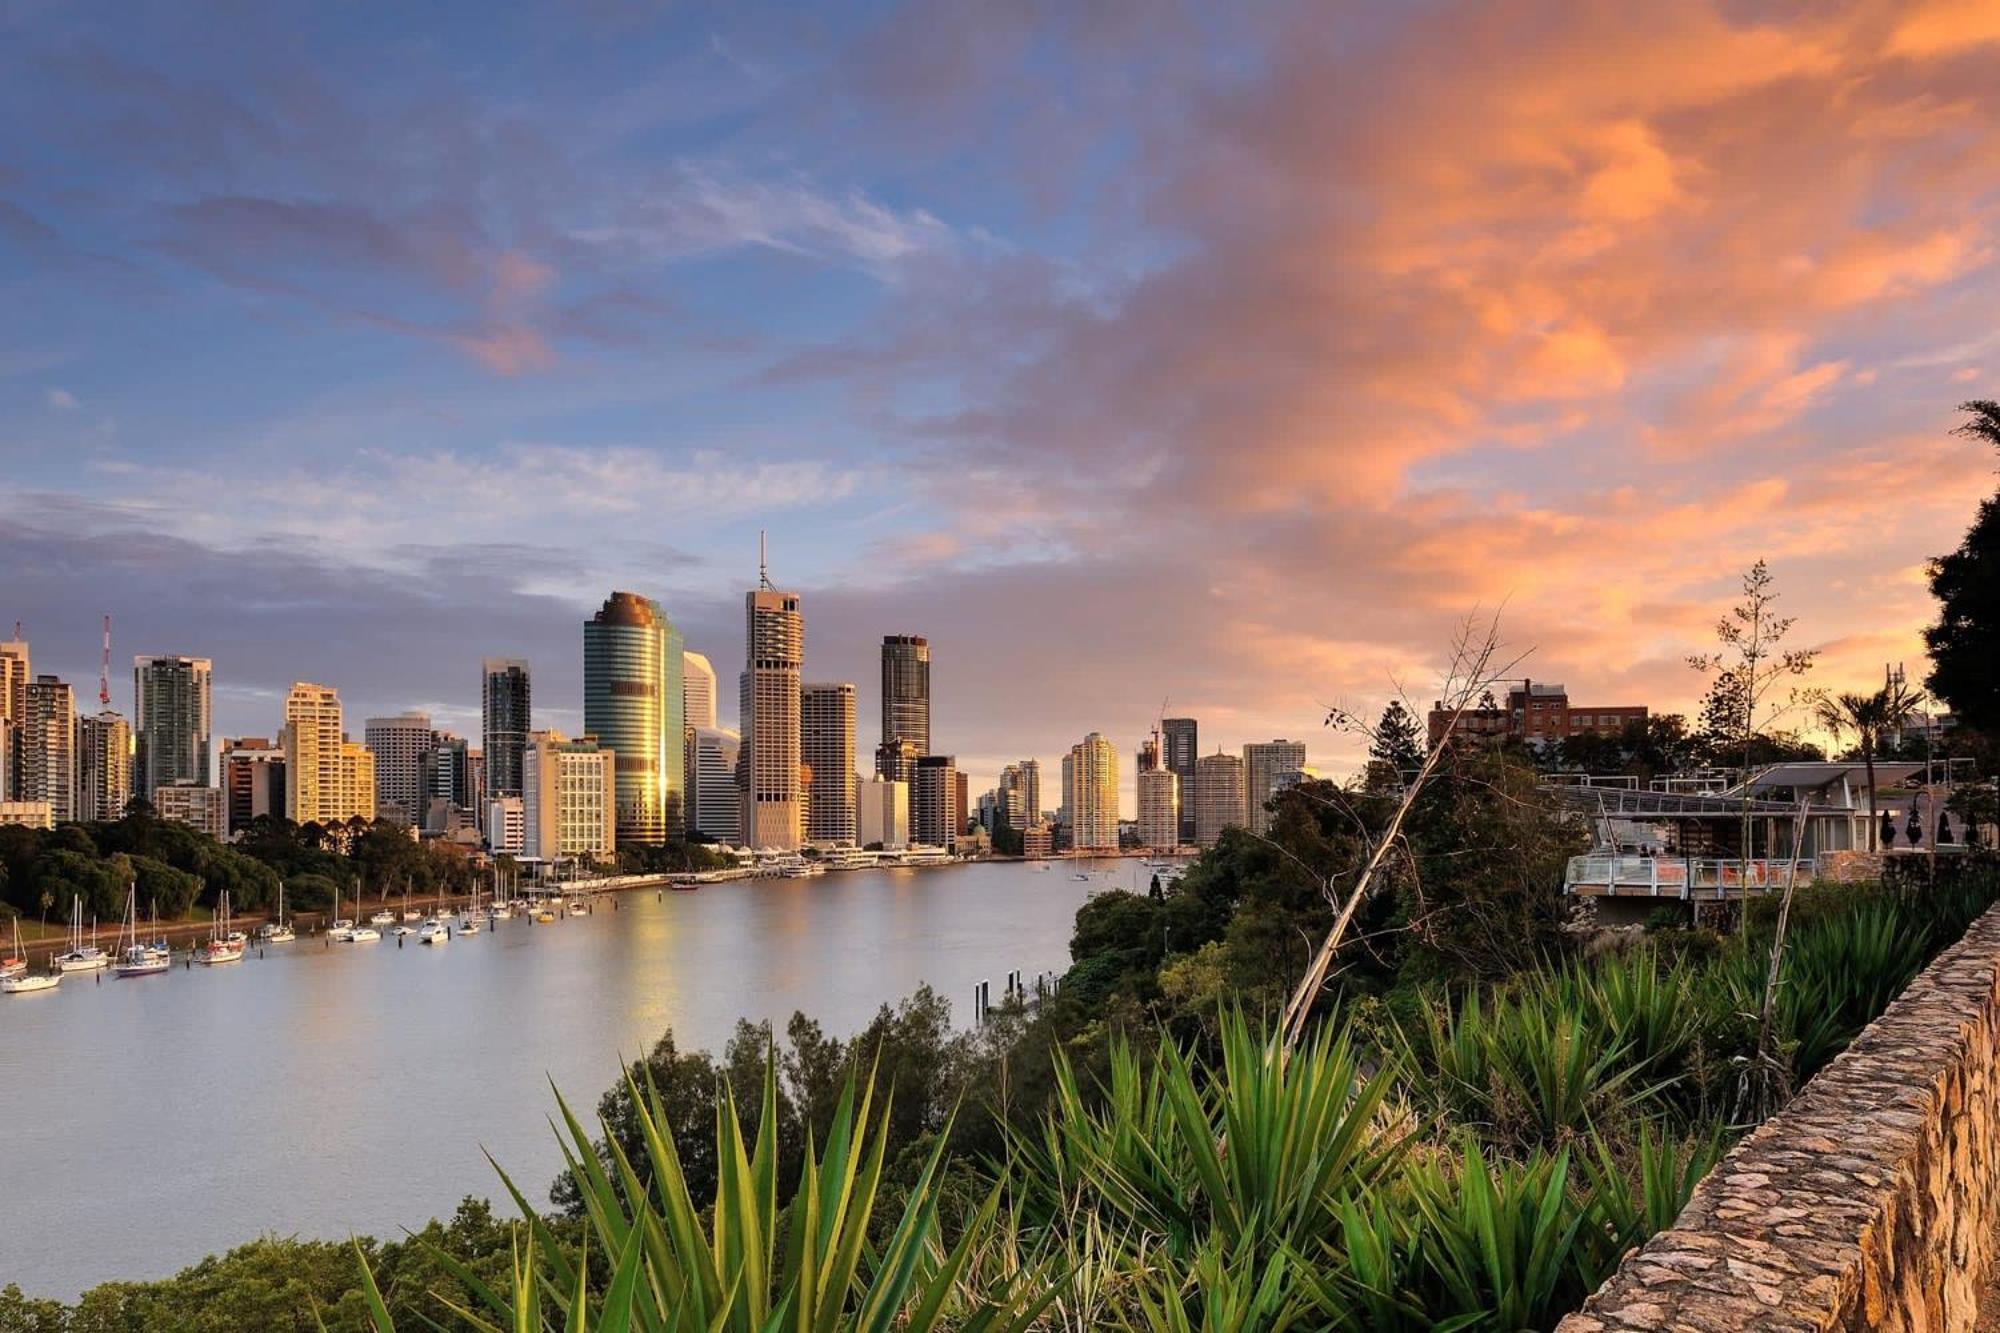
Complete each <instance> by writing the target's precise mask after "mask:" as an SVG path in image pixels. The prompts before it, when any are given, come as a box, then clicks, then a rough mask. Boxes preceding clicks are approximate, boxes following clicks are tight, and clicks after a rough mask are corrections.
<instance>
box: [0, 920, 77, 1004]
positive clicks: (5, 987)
mask: <svg viewBox="0 0 2000 1333" xmlns="http://www.w3.org/2000/svg"><path fill="white" fill-rule="evenodd" d="M16 964H19V966H18V967H17V966H15V965H16ZM5 965H6V966H7V967H9V968H12V969H13V970H12V971H9V972H6V973H0V995H31V994H33V993H34V992H36V991H43V990H54V989H55V988H56V983H57V982H59V981H61V980H62V973H60V972H30V971H28V955H27V954H26V953H24V952H23V951H22V949H21V918H20V917H18V916H17V917H15V918H14V956H13V957H11V958H9V959H7V960H6V964H5Z"/></svg>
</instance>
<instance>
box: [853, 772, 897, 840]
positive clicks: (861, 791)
mask: <svg viewBox="0 0 2000 1333" xmlns="http://www.w3.org/2000/svg"><path fill="white" fill-rule="evenodd" d="M855 819H856V827H855V834H854V837H855V841H856V843H857V844H858V845H860V846H862V847H867V846H870V845H871V844H874V843H880V844H881V845H882V850H883V851H885V852H900V851H901V850H903V848H905V847H907V846H909V845H910V784H909V783H907V782H898V781H896V780H895V779H894V778H863V779H861V781H860V782H859V783H857V784H855Z"/></svg>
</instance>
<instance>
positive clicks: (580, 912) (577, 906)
mask: <svg viewBox="0 0 2000 1333" xmlns="http://www.w3.org/2000/svg"><path fill="white" fill-rule="evenodd" d="M569 914H570V915H571V916H589V915H590V904H588V903H586V902H585V901H584V900H583V899H581V898H572V899H570V902H569Z"/></svg>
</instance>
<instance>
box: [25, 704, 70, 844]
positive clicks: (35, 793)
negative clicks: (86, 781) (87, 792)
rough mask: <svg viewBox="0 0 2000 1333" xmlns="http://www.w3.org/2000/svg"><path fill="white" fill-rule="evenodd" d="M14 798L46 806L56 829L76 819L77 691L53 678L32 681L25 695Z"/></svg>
mask: <svg viewBox="0 0 2000 1333" xmlns="http://www.w3.org/2000/svg"><path fill="white" fill-rule="evenodd" d="M23 698H24V707H23V710H22V715H21V721H20V726H19V727H18V728H17V729H16V732H15V735H16V736H17V738H18V740H19V744H20V754H19V756H18V757H17V759H16V766H17V768H18V770H19V781H18V783H17V794H18V797H19V799H21V800H23V801H46V802H47V803H48V805H49V808H50V810H51V812H52V813H53V814H54V816H55V821H56V822H57V823H58V824H60V823H62V822H63V821H64V820H67V819H75V818H76V692H75V691H73V690H72V689H70V687H69V686H68V685H67V684H65V683H64V682H63V681H61V680H58V679H57V678H56V677H54V676H36V677H35V678H34V679H33V680H31V681H29V682H28V684H27V688H26V690H25V691H24V695H23Z"/></svg>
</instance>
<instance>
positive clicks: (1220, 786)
mask: <svg viewBox="0 0 2000 1333" xmlns="http://www.w3.org/2000/svg"><path fill="white" fill-rule="evenodd" d="M1244 809H1245V804H1244V799H1243V761H1242V760H1241V759H1239V758H1238V757H1237V756H1235V755H1233V754H1220V753H1218V754H1205V755H1203V756H1202V757H1201V758H1199V759H1197V760H1195V761H1194V840H1195V842H1196V844H1198V845H1199V846H1202V847H1213V846H1214V845H1215V840H1216V839H1217V838H1219V837H1221V836H1222V830H1224V829H1226V828H1230V827H1232V826H1240V825H1241V824H1242V823H1243V818H1244Z"/></svg>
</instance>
